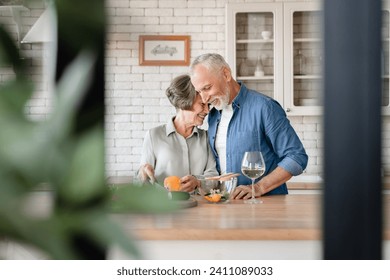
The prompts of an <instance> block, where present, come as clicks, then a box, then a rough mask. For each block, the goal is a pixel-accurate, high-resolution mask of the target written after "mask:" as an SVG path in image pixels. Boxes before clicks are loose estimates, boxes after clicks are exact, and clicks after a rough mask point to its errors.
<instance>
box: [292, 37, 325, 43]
mask: <svg viewBox="0 0 390 280" xmlns="http://www.w3.org/2000/svg"><path fill="white" fill-rule="evenodd" d="M293 41H294V43H295V42H296V43H316V42H318V43H319V42H322V39H320V38H295V39H294V40H293Z"/></svg>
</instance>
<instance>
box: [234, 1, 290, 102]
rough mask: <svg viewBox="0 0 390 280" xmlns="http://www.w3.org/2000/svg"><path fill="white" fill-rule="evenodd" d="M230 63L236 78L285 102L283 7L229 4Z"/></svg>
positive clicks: (279, 5)
mask: <svg viewBox="0 0 390 280" xmlns="http://www.w3.org/2000/svg"><path fill="white" fill-rule="evenodd" d="M226 26H227V30H226V34H227V48H226V49H227V57H226V59H227V62H228V63H229V65H230V67H231V68H232V74H233V77H234V78H235V79H236V80H238V81H242V82H244V83H245V85H246V86H247V87H248V88H250V89H254V90H257V91H258V92H261V93H263V94H266V95H268V96H270V97H272V98H275V99H276V100H278V101H279V102H280V103H282V102H283V97H282V96H283V93H282V91H283V81H282V79H283V70H282V60H283V51H282V40H283V29H282V5H281V3H271V4H270V3H262V4H261V5H258V4H245V5H243V4H227V25H226Z"/></svg>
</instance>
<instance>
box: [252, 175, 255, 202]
mask: <svg viewBox="0 0 390 280" xmlns="http://www.w3.org/2000/svg"><path fill="white" fill-rule="evenodd" d="M252 199H255V179H252Z"/></svg>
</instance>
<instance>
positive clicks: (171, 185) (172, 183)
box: [164, 176, 181, 191]
mask: <svg viewBox="0 0 390 280" xmlns="http://www.w3.org/2000/svg"><path fill="white" fill-rule="evenodd" d="M164 187H165V188H167V189H168V190H169V191H180V189H181V186H180V178H179V177H177V176H168V177H166V178H165V180H164Z"/></svg>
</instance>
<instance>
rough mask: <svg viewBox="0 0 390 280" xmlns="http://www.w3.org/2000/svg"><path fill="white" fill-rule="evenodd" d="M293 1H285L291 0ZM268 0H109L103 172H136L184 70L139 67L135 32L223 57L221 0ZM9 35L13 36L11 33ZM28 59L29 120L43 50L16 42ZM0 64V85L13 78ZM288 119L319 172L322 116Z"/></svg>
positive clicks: (1, 15) (33, 10)
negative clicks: (168, 92) (173, 37)
mask: <svg viewBox="0 0 390 280" xmlns="http://www.w3.org/2000/svg"><path fill="white" fill-rule="evenodd" d="M292 1H294V0H289V1H288V2H292ZM42 2H43V1H36V3H35V4H32V5H31V6H30V7H29V8H30V9H29V10H28V11H26V12H25V14H23V16H24V19H23V34H25V32H27V31H28V30H29V28H30V26H31V25H32V24H33V23H34V22H35V21H36V19H37V17H38V16H39V15H40V14H41V13H42V12H43V10H44V7H43V4H42ZM230 2H238V3H240V2H242V3H244V2H274V1H272V0H269V1H261V0H246V1H245V0H204V1H203V0H198V1H196V0H174V1H171V0H107V1H106V7H107V14H108V28H107V30H108V34H107V42H106V61H105V62H106V69H105V70H106V99H105V102H106V123H105V130H106V133H105V137H106V142H105V143H106V170H107V175H108V176H113V175H125V176H128V175H134V172H135V171H136V170H137V168H138V162H139V159H140V154H141V147H142V142H143V138H144V135H145V132H146V130H148V129H150V128H152V127H154V126H157V125H159V124H162V123H165V122H166V121H167V119H168V118H169V117H171V116H172V115H174V113H175V111H174V109H173V108H172V106H171V105H170V104H169V102H168V100H167V98H166V97H165V89H166V87H167V86H168V84H169V82H170V80H171V79H172V78H173V77H175V76H177V75H179V74H182V73H185V72H186V71H187V67H177V66H163V67H157V66H139V62H138V37H139V35H141V34H142V35H148V34H150V35H156V34H164V35H167V34H177V35H179V34H180V35H190V36H191V58H194V57H195V56H197V55H199V54H202V53H205V52H218V53H220V54H222V55H225V4H226V3H230ZM0 23H1V24H6V26H7V27H8V28H9V29H10V30H11V31H13V32H15V27H14V23H13V22H12V19H11V18H10V14H9V13H8V12H6V11H0ZM14 35H15V33H14ZM22 49H23V51H25V52H26V55H27V56H28V57H29V58H30V63H31V79H32V80H34V81H35V82H36V84H37V85H38V87H37V90H36V93H35V94H34V96H33V98H32V100H31V101H30V102H29V104H28V106H27V108H26V112H27V113H28V114H29V115H30V116H31V118H34V119H41V118H44V117H46V115H47V114H48V112H50V101H51V99H50V97H49V94H48V93H47V88H46V87H45V85H44V82H43V78H42V49H41V46H39V45H30V44H25V45H22ZM12 76H13V74H12V70H11V69H7V68H5V69H4V68H1V69H0V82H4V81H6V80H7V79H9V78H10V77H12ZM290 120H291V123H292V125H293V126H294V128H295V129H296V131H297V133H298V135H299V137H300V138H301V140H302V142H303V144H304V145H305V147H306V149H307V153H308V154H309V165H308V167H307V170H306V173H307V174H309V175H319V174H321V172H322V160H323V155H322V148H323V143H322V133H323V127H322V124H321V117H316V116H294V117H290ZM383 130H384V131H383V166H384V169H385V172H386V173H387V175H390V117H384V118H383Z"/></svg>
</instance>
